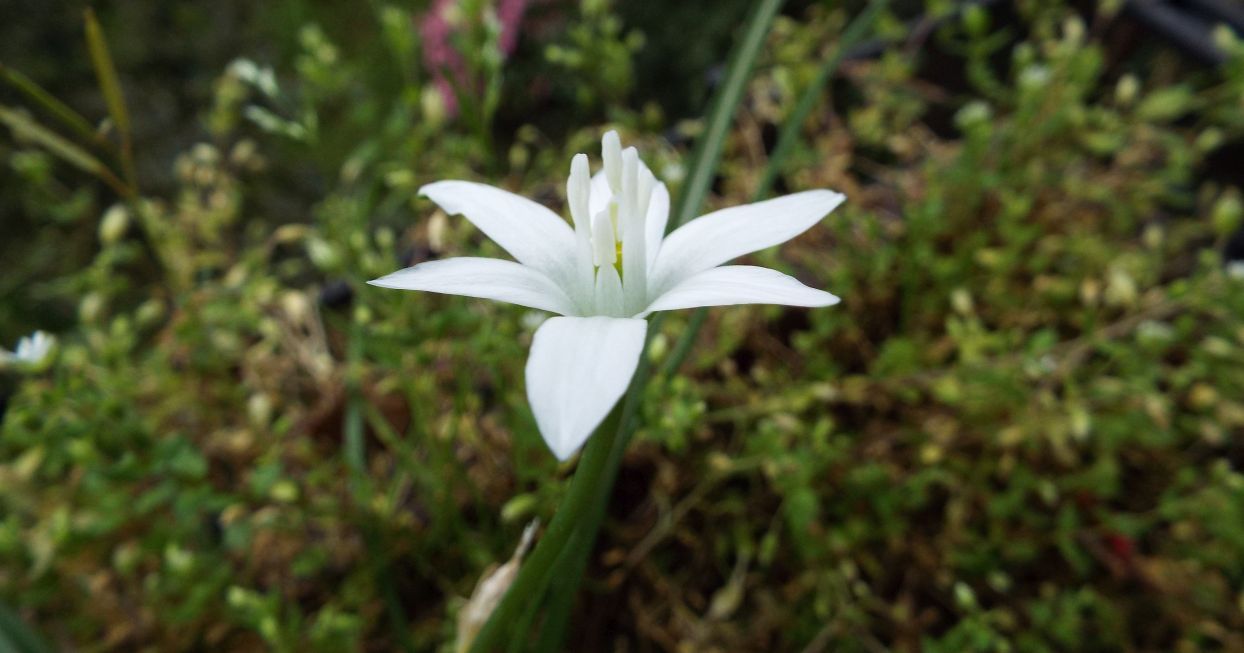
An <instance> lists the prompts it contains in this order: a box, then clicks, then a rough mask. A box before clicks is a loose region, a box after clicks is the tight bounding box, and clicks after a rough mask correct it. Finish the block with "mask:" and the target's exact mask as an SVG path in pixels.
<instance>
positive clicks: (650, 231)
mask: <svg viewBox="0 0 1244 653" xmlns="http://www.w3.org/2000/svg"><path fill="white" fill-rule="evenodd" d="M669 221H670V192H669V189H667V188H666V187H665V184H663V183H660V182H658V183H657V185H656V186H655V187H654V188H653V189H652V199H650V200H649V201H648V215H647V217H645V218H644V233H645V235H646V238H645V240H646V241H647V247H646V249H647V252H646V253H647V255H648V268H649V269H651V268H652V265H653V263H654V262H655V261H656V258H657V252H659V251H661V241H662V240H664V239H665V225H667V224H669Z"/></svg>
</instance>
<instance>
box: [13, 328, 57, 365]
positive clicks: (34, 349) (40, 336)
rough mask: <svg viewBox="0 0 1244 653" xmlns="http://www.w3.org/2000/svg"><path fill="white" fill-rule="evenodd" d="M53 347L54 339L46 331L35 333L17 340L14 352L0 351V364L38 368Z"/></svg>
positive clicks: (54, 344)
mask: <svg viewBox="0 0 1244 653" xmlns="http://www.w3.org/2000/svg"><path fill="white" fill-rule="evenodd" d="M55 346H56V338H55V337H53V336H52V335H50V334H48V333H47V332H46V331H35V332H34V333H32V334H30V335H28V336H26V337H24V338H22V339H21V340H18V341H17V349H16V350H14V351H12V352H9V351H5V350H3V349H0V363H16V364H20V365H30V366H38V365H40V364H42V363H43V362H44V360H46V359H47V357H48V354H50V353H51V352H52V348H53V347H55Z"/></svg>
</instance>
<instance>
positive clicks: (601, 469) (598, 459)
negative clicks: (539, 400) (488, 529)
mask: <svg viewBox="0 0 1244 653" xmlns="http://www.w3.org/2000/svg"><path fill="white" fill-rule="evenodd" d="M620 419H621V409H619V408H615V409H614V410H613V411H612V412H610V413H609V417H607V418H606V419H605V423H604V424H601V426H600V428H599V429H597V431H596V434H595V435H594V436H593V437H592V438H590V439H589V440H588V443H587V447H585V448H584V450H583V456H582V457H581V458H580V459H579V468H578V469H577V470H575V475H574V480H573V481H571V483H570V490H569V491H568V492H567V493H566V498H565V499H563V500H562V504H561V506H560V507H559V508H558V509H557V514H555V515H553V521H552V522H550V523H549V528H548V530H547V531H545V533H544V535H543V536H542V537H541V538H540V542H539V543H538V544H536V548H535V549H534V550H533V551H532V552H531V555H530V556H528V558H527V560H526V561H524V562H523V566H522V567H520V568H519V570H518V576H517V577H516V578H515V579H514V584H513V585H511V586H510V589H509V591H507V592H506V593H505V598H503V599H501V603H499V604H498V605H497V608H496V609H495V610H493V613H492V616H491V617H489V618H488V623H486V624H484V627H483V628H482V629H480V631H479V635H477V636H476V637H475V641H474V642H473V643H472V644H471V653H487V652H488V651H495V650H497V648H498V647H499V645H500V644H501V642H502V641H504V631H505V629H506V627H508V626H509V625H511V623H512V622H513V620H514V618H515V617H516V616H517V615H518V614H519V612H520V611H521V610H522V609H523V607H524V606H525V605H526V604H527V602H528V601H538V600H540V597H541V596H542V595H543V594H544V589H545V586H546V585H547V583H548V581H549V579H550V578H551V577H552V574H551V572H552V571H553V564H554V563H555V562H556V561H557V559H558V557H560V556H561V553H562V549H563V548H564V547H565V545H566V542H567V541H568V540H569V539H570V536H571V535H573V534H574V531H575V527H576V526H578V525H579V524H580V523H581V522H582V521H583V516H584V514H585V512H586V511H587V510H588V509H589V508H591V506H592V499H593V497H595V496H596V495H598V494H600V493H601V492H602V489H601V488H602V487H603V486H602V484H601V478H602V476H603V475H604V473H605V471H606V470H605V463H606V462H607V461H608V458H609V454H610V451H611V450H612V449H613V445H614V441H615V440H616V439H617V436H618V423H619V421H620ZM514 635H516V636H520V637H521V636H524V635H525V633H517V634H514Z"/></svg>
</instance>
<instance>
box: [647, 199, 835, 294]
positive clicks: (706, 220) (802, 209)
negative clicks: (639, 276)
mask: <svg viewBox="0 0 1244 653" xmlns="http://www.w3.org/2000/svg"><path fill="white" fill-rule="evenodd" d="M844 199H846V197H845V196H844V195H842V194H841V193H835V192H833V191H830V190H810V191H805V192H802V193H795V194H794V195H786V196H785V197H779V198H776V199H771V200H766V201H763V202H756V203H755V204H745V205H743V206H735V207H731V208H728V209H722V210H720V211H714V212H712V213H709V214H708V215H705V216H702V217H699V218H696V219H695V220H692V221H691V222H688V223H687V224H685V225H683V226H681V227H679V228H678V229H676V230H675V231H674V233H672V234H670V235H669V237H668V238H666V239H665V242H663V243H662V244H661V251H660V252H658V253H657V260H656V262H655V263H654V264H653V273H652V278H651V279H650V280H649V286H648V287H649V289H650V291H651V292H653V293H655V294H658V295H659V294H660V293H662V292H664V291H665V290H668V289H670V288H673V287H674V286H675V285H677V284H678V283H679V282H680V281H682V280H683V279H686V278H687V277H690V276H691V275H693V274H695V273H697V272H702V271H704V270H707V269H709V268H712V267H716V266H718V265H721V264H722V263H725V262H726V261H729V260H730V259H733V258H737V257H739V256H742V255H744V254H748V253H750V252H755V251H757V250H761V249H764V248H766V247H772V246H774V245H777V244H779V243H784V242H786V241H788V240H790V239H791V238H794V237H795V236H798V235H799V234H801V233H803V232H804V231H807V230H808V228H810V227H811V226H812V225H815V224H816V223H818V222H820V221H821V218H824V217H825V216H826V215H827V214H828V213H829V212H830V211H833V210H834V209H835V208H838V205H839V204H842V201H843V200H844Z"/></svg>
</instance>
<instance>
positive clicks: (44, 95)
mask: <svg viewBox="0 0 1244 653" xmlns="http://www.w3.org/2000/svg"><path fill="white" fill-rule="evenodd" d="M0 80H4V81H5V82H6V83H8V84H9V86H12V87H13V88H14V89H16V90H17V91H18V92H19V93H21V94H22V95H25V96H26V98H27V99H29V100H30V101H31V102H33V103H34V104H36V105H38V106H40V107H42V108H43V109H44V110H45V111H47V112H48V113H49V114H51V115H52V116H53V117H55V118H56V119H57V120H59V121H60V122H61V123H62V124H63V125H65V127H67V128H69V129H70V130H72V131H73V132H74V133H75V134H77V135H78V136H79V137H80V138H82V139H83V140H86V141H90V142H93V143H98V142H99V141H100V138H99V134H98V133H96V131H95V128H94V127H92V126H91V123H90V122H89V121H88V120H87V119H86V118H83V117H82V114H80V113H78V112H77V111H74V110H73V109H71V108H70V107H69V105H67V104H65V103H64V102H61V101H60V100H58V99H56V96H54V95H52V94H51V93H48V92H47V91H46V90H44V88H43V87H42V86H39V85H38V84H36V83H35V82H34V80H32V79H30V78H29V77H27V76H25V75H23V74H22V73H20V72H18V71H16V70H13V69H12V68H8V67H6V66H5V65H4V64H0Z"/></svg>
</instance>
